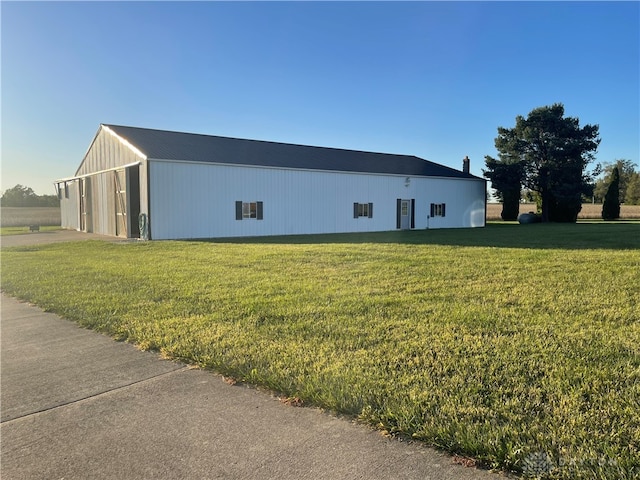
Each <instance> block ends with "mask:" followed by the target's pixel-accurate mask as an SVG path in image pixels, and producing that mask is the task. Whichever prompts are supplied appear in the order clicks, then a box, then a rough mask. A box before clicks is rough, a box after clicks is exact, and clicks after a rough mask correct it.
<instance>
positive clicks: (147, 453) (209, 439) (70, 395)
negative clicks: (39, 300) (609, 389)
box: [0, 295, 505, 480]
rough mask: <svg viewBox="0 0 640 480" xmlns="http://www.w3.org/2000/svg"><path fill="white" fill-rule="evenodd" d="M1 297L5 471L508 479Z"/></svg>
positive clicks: (13, 476) (6, 477) (81, 475)
mask: <svg viewBox="0 0 640 480" xmlns="http://www.w3.org/2000/svg"><path fill="white" fill-rule="evenodd" d="M1 301H2V305H1V312H0V313H1V324H0V327H1V330H0V333H1V336H0V341H1V359H0V360H1V385H0V387H1V389H0V391H1V399H0V400H1V409H0V412H1V425H0V439H1V444H0V447H1V458H0V468H1V470H0V476H1V478H2V479H3V480H17V479H47V480H49V479H63V478H64V479H85V478H86V479H130V480H136V479H214V478H220V479H261V480H262V479H279V480H287V479H292V480H293V479H296V480H297V479H310V480H311V479H313V480H318V479H336V480H339V479H345V480H346V479H349V480H353V479H420V480H436V479H451V480H454V479H455V480H465V479H497V478H505V477H504V476H503V475H500V474H495V473H490V472H487V471H483V470H477V469H474V468H467V467H463V466H461V465H458V464H456V463H455V462H454V461H453V459H452V457H450V456H447V455H443V454H441V453H439V452H437V451H434V450H432V449H429V448H426V447H424V446H422V445H421V444H418V443H413V442H402V441H399V440H395V439H391V438H385V437H383V436H381V435H380V434H379V433H377V432H374V431H372V430H370V429H368V428H367V427H364V426H361V425H356V424H354V423H353V422H351V421H349V420H347V419H341V418H337V417H335V416H332V415H329V414H327V413H323V412H321V411H320V410H317V409H312V408H296V407H291V406H287V405H284V404H283V403H281V402H280V401H279V400H278V399H277V398H275V397H274V396H273V395H271V394H269V393H266V392H262V391H259V390H256V389H252V388H248V387H246V386H242V385H229V384H227V383H225V382H224V381H223V379H222V377H221V376H220V375H217V374H214V373H211V372H207V371H202V370H197V369H192V368H189V367H188V366H185V365H183V364H181V363H178V362H172V361H167V360H163V359H161V358H159V356H158V355H157V354H154V353H150V352H142V351H139V350H137V349H136V348H135V347H133V346H132V345H129V344H126V343H121V342H116V341H113V340H112V339H110V338H108V337H106V336H104V335H100V334H98V333H96V332H93V331H90V330H86V329H82V328H80V327H78V326H77V325H76V324H74V323H72V322H70V321H67V320H65V319H62V318H60V317H58V316H57V315H54V314H51V313H45V312H43V311H42V310H40V309H38V308H36V307H34V306H32V305H28V304H25V303H21V302H18V301H17V300H15V299H13V298H11V297H7V296H6V295H2V296H1Z"/></svg>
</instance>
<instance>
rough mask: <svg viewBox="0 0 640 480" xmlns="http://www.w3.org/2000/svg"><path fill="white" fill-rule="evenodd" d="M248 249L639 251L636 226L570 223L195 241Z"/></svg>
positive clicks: (639, 236) (639, 224)
mask: <svg viewBox="0 0 640 480" xmlns="http://www.w3.org/2000/svg"><path fill="white" fill-rule="evenodd" d="M199 241H206V242H213V243H249V244H289V245H291V244H300V245H304V244H314V245H317V244H337V243H344V244H367V243H378V244H380V243H391V244H394V243H395V244H404V245H448V246H460V247H495V248H531V249H569V250H576V249H577V250H579V249H588V250H592V249H608V250H635V249H640V222H632V221H629V222H626V221H621V222H606V223H605V222H591V223H589V222H580V223H575V224H559V223H550V224H530V225H519V224H517V223H489V224H488V225H487V226H486V227H484V228H458V229H437V230H435V229H433V230H411V231H391V232H373V233H371V232H362V233H340V234H320V235H288V236H273V237H243V238H220V239H206V240H199Z"/></svg>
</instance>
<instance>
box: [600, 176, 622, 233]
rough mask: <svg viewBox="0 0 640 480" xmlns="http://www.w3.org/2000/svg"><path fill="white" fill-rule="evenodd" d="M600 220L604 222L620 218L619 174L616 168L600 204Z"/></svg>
mask: <svg viewBox="0 0 640 480" xmlns="http://www.w3.org/2000/svg"><path fill="white" fill-rule="evenodd" d="M602 218H603V219H604V220H615V219H616V218H620V173H619V171H618V167H615V168H614V169H613V172H612V173H611V183H610V184H609V188H608V189H607V194H606V195H605V196H604V203H603V204H602Z"/></svg>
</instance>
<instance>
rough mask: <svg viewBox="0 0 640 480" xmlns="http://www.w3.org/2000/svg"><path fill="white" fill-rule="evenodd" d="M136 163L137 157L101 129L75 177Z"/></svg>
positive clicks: (138, 158)
mask: <svg viewBox="0 0 640 480" xmlns="http://www.w3.org/2000/svg"><path fill="white" fill-rule="evenodd" d="M137 161H140V157H139V156H137V155H136V154H135V153H134V152H133V151H132V150H131V149H129V148H127V147H126V146H124V145H123V144H122V143H121V142H120V141H118V139H117V138H116V137H114V136H113V135H111V134H110V133H108V132H107V131H105V129H104V128H102V127H101V128H100V130H99V131H98V134H97V135H96V137H95V139H94V141H93V143H92V144H91V146H90V147H89V150H88V151H87V153H86V155H85V157H84V159H83V160H82V163H81V164H80V166H79V167H78V170H77V171H76V175H87V174H91V173H94V172H99V171H102V170H108V169H110V168H116V167H120V166H122V165H127V164H130V163H134V162H137Z"/></svg>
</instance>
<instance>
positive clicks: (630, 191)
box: [483, 103, 640, 222]
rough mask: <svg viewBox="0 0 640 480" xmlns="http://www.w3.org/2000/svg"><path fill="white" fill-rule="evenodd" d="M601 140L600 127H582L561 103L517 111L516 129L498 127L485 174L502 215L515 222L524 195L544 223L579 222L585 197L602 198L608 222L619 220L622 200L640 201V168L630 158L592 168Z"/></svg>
mask: <svg viewBox="0 0 640 480" xmlns="http://www.w3.org/2000/svg"><path fill="white" fill-rule="evenodd" d="M599 144H600V137H599V126H598V125H584V126H583V127H581V126H580V120H579V119H578V118H575V117H565V116H564V105H563V104H561V103H555V104H553V105H551V106H545V107H539V108H535V109H533V110H532V111H531V112H530V113H529V115H528V116H527V117H526V118H525V117H523V116H521V115H518V116H517V117H516V124H515V127H513V128H504V127H498V136H497V137H496V139H495V146H496V150H497V151H498V158H497V159H496V158H493V157H491V156H489V155H487V156H485V165H486V167H487V168H486V170H483V174H484V176H485V177H486V178H487V179H488V180H490V181H491V185H492V187H493V189H494V190H495V191H496V196H497V198H498V199H499V200H500V201H501V203H502V214H501V215H502V219H503V220H516V219H517V218H518V214H519V209H520V202H521V200H522V199H523V198H526V199H527V200H529V201H533V202H535V203H536V204H537V207H538V214H539V216H540V220H541V221H543V222H575V221H576V220H577V218H578V213H579V212H580V210H581V208H582V203H583V202H585V201H588V202H592V201H593V202H595V201H596V200H597V201H598V202H603V214H602V216H603V218H605V219H608V220H610V219H614V218H618V216H619V212H620V203H621V202H624V203H627V204H640V172H636V170H635V166H636V165H635V164H634V163H633V162H631V161H630V160H624V159H620V160H616V161H615V162H614V163H605V164H604V166H603V165H600V164H598V165H596V167H595V168H594V169H593V170H592V171H590V172H589V171H587V166H588V165H589V163H591V162H592V161H593V160H594V158H595V152H596V150H597V148H598V145H599ZM597 177H600V178H597ZM614 189H615V192H614V191H613V190H614ZM605 210H606V211H605ZM616 212H617V213H616ZM612 215H613V216H612Z"/></svg>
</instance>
